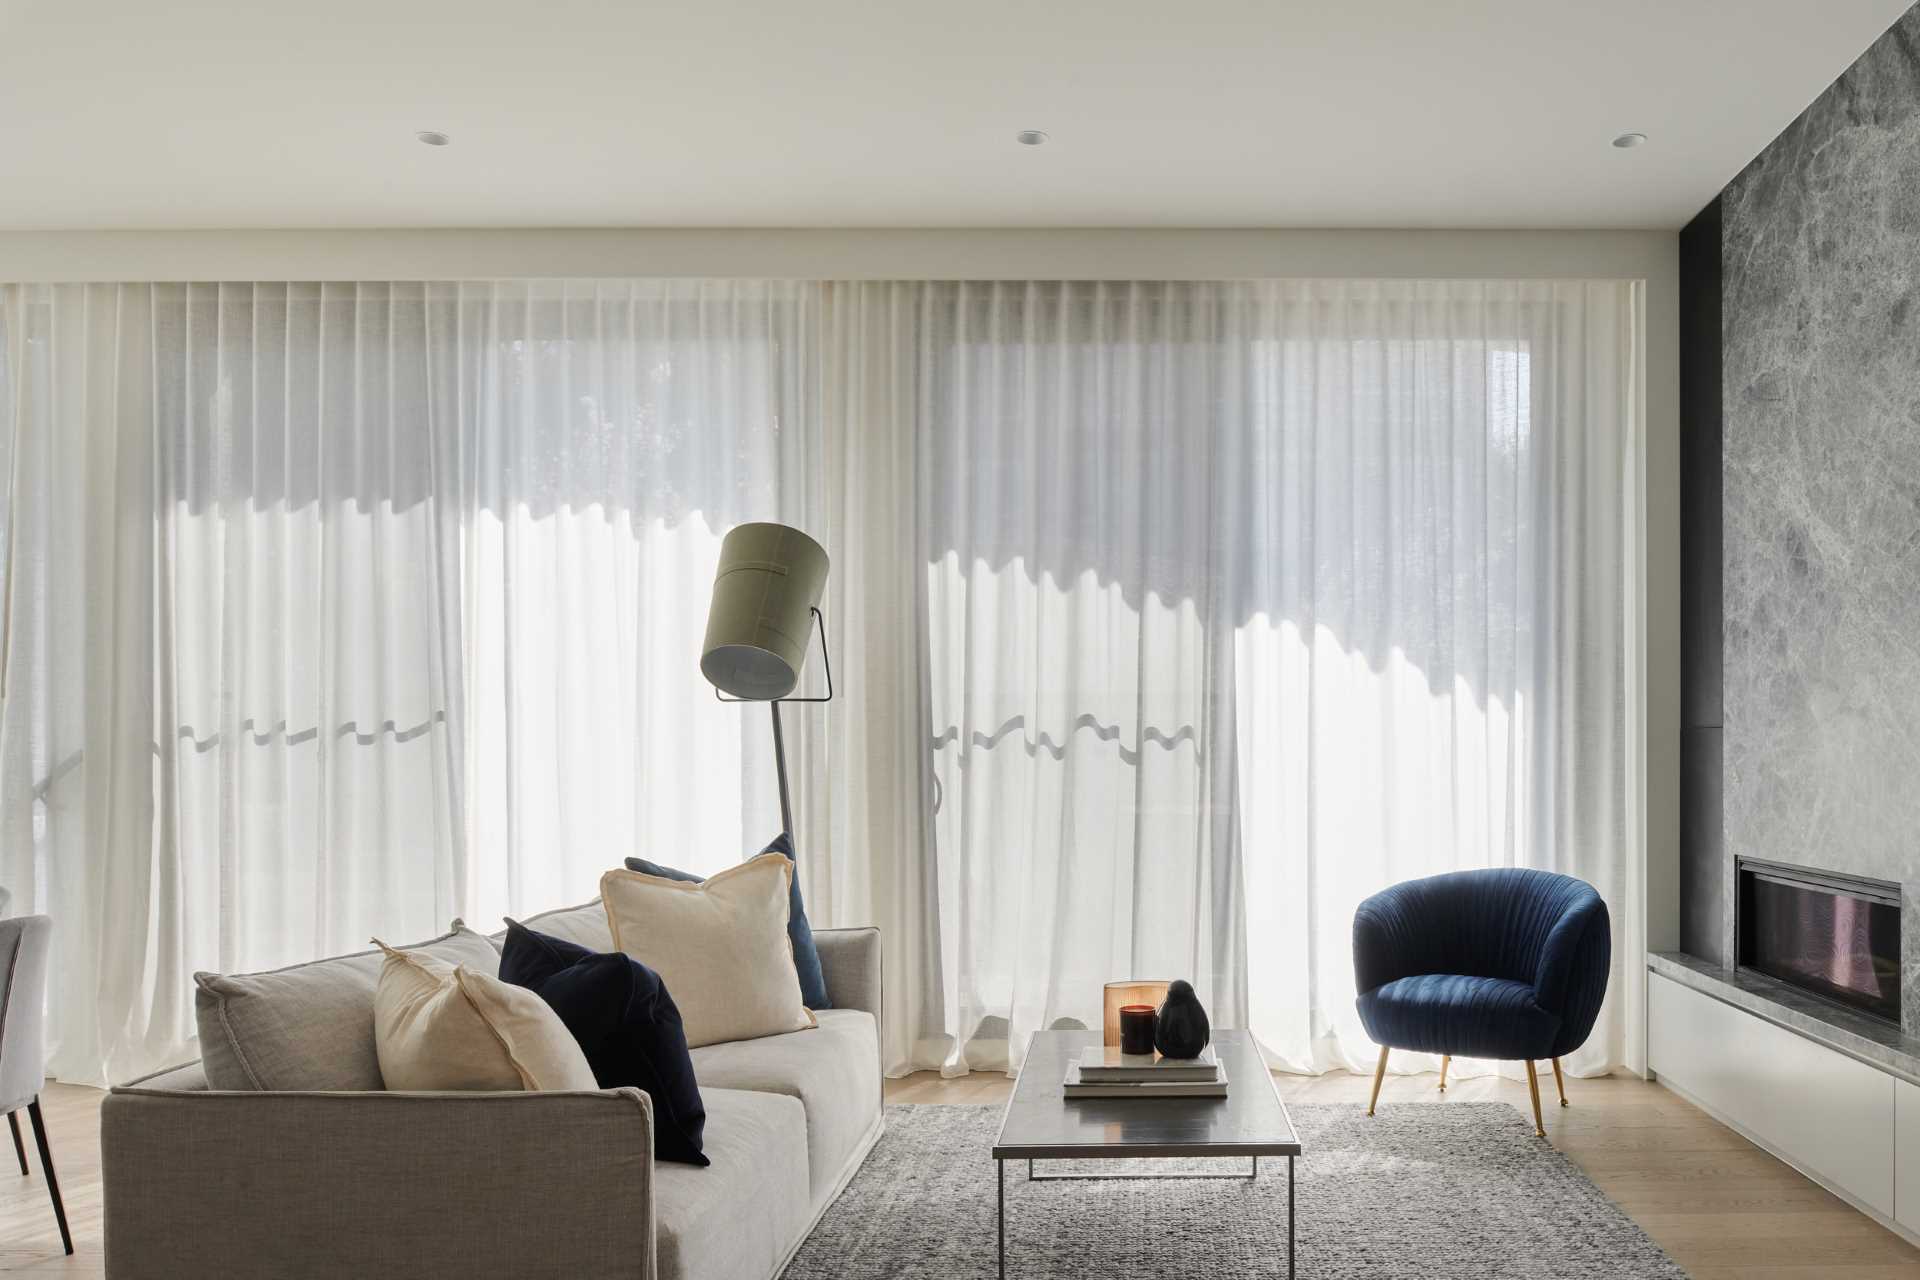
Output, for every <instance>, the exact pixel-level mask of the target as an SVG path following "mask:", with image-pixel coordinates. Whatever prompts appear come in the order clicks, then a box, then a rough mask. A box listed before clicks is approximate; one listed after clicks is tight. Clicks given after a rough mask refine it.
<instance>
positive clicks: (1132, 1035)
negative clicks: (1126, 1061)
mask: <svg viewBox="0 0 1920 1280" xmlns="http://www.w3.org/2000/svg"><path fill="white" fill-rule="evenodd" d="M1120 1052H1122V1053H1152V1052H1153V1006H1152V1005H1150V1004H1125V1005H1121V1006H1120Z"/></svg>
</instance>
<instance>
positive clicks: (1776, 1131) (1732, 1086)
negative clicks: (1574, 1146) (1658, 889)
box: [1647, 973, 1920, 1231]
mask: <svg viewBox="0 0 1920 1280" xmlns="http://www.w3.org/2000/svg"><path fill="white" fill-rule="evenodd" d="M1647 997H1648V1008H1649V1018H1648V1045H1647V1049H1648V1054H1647V1057H1648V1062H1649V1065H1651V1066H1652V1068H1653V1071H1654V1074H1655V1075H1656V1076H1658V1077H1659V1078H1660V1081H1661V1082H1662V1083H1663V1084H1665V1085H1667V1086H1668V1087H1669V1088H1671V1089H1673V1090H1674V1091H1675V1092H1676V1093H1680V1094H1682V1095H1684V1096H1685V1097H1687V1098H1688V1099H1689V1100H1691V1101H1693V1102H1695V1103H1696V1104H1698V1105H1699V1106H1700V1107H1702V1108H1703V1109H1704V1110H1706V1111H1707V1112H1708V1113H1710V1114H1712V1115H1713V1116H1715V1117H1716V1118H1717V1119H1719V1120H1722V1121H1724V1122H1725V1123H1727V1124H1729V1125H1731V1126H1732V1127H1733V1128H1735V1129H1738V1130H1739V1131H1740V1132H1742V1133H1744V1134H1745V1135H1746V1136H1747V1137H1749V1138H1751V1139H1753V1140H1754V1141H1755V1142H1757V1143H1759V1144H1760V1145H1761V1146H1763V1147H1765V1148H1766V1149H1767V1150H1769V1151H1771V1152H1773V1153H1774V1154H1775V1155H1777V1156H1779V1157H1780V1158H1781V1159H1783V1160H1785V1161H1786V1162H1787V1163H1789V1164H1791V1165H1793V1166H1794V1167H1795V1168H1798V1169H1799V1170H1801V1171H1802V1172H1803V1173H1806V1174H1807V1175H1808V1176H1810V1177H1812V1178H1814V1179H1815V1180H1816V1181H1819V1182H1821V1183H1824V1184H1825V1185H1826V1186H1828V1187H1829V1188H1831V1189H1832V1190H1834V1191H1836V1192H1838V1193H1839V1194H1841V1195H1843V1196H1845V1197H1846V1198H1847V1199H1849V1200H1851V1201H1853V1202H1854V1203H1855V1204H1857V1205H1859V1206H1861V1207H1862V1208H1866V1209H1870V1210H1872V1211H1873V1212H1874V1213H1876V1214H1878V1215H1879V1216H1880V1217H1881V1218H1882V1219H1894V1218H1895V1217H1896V1213H1897V1212H1898V1210H1897V1209H1896V1197H1895V1187H1896V1179H1895V1147H1896V1133H1898V1135H1899V1138H1900V1139H1902V1140H1903V1141H1902V1142H1901V1145H1902V1146H1904V1147H1905V1159H1906V1161H1907V1162H1911V1164H1912V1166H1913V1167H1914V1169H1915V1178H1916V1179H1920V1090H1915V1089H1914V1088H1913V1086H1911V1085H1908V1084H1906V1083H1905V1082H1904V1081H1902V1080H1898V1079H1896V1078H1895V1077H1893V1076H1891V1075H1888V1074H1887V1073H1886V1072H1884V1071H1881V1070H1879V1069H1877V1068H1875V1067H1871V1066H1868V1065H1867V1064H1866V1063H1864V1062H1861V1061H1859V1060H1857V1059H1855V1058H1851V1057H1848V1056H1847V1055H1845V1054H1843V1053H1839V1052H1837V1051H1835V1050H1833V1049H1829V1048H1827V1047H1826V1046H1825V1045H1822V1044H1817V1043H1815V1042H1814V1041H1812V1040H1809V1039H1807V1038H1806V1037H1805V1036H1802V1035H1799V1034H1797V1033H1795V1032H1792V1031H1788V1030H1786V1029H1784V1028H1782V1027H1779V1026H1776V1025H1774V1024H1773V1023H1771V1022H1768V1021H1766V1020H1764V1019H1762V1018H1760V1017H1757V1016H1755V1015H1754V1014H1751V1013H1748V1012H1747V1011H1745V1010H1743V1009H1737V1008H1735V1007H1734V1006H1732V1005H1730V1004H1727V1003H1725V1002H1724V1001H1720V1000H1716V999H1714V998H1713V997H1712V996H1709V995H1705V994H1702V993H1701V992H1698V991H1695V990H1692V989H1691V988H1689V987H1685V986H1682V985H1681V984H1679V983H1677V982H1674V981H1672V980H1671V979H1669V978H1665V977H1662V976H1661V975H1660V974H1658V973H1650V974H1648V976H1647ZM1896 1085H1899V1086H1901V1087H1902V1088H1905V1089H1906V1090H1908V1091H1909V1092H1910V1093H1912V1094H1913V1095H1914V1096H1913V1097H1910V1098H1906V1099H1904V1104H1897V1103H1896V1099H1895V1086H1896ZM1896 1113H1898V1122H1896ZM1899 1208H1900V1209H1904V1210H1906V1212H1905V1213H1904V1214H1901V1215H1900V1221H1901V1222H1902V1224H1903V1225H1904V1226H1906V1228H1907V1229H1908V1230H1909V1231H1920V1182H1916V1181H1915V1180H1913V1179H1910V1180H1909V1185H1908V1187H1907V1194H1906V1196H1904V1197H1903V1198H1902V1202H1901V1204H1900V1205H1899Z"/></svg>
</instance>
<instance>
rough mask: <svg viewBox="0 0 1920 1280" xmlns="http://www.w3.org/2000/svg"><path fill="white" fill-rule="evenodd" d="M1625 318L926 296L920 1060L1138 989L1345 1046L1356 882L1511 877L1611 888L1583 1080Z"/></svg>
mask: <svg viewBox="0 0 1920 1280" xmlns="http://www.w3.org/2000/svg"><path fill="white" fill-rule="evenodd" d="M1633 317H1634V305H1633V287H1632V286H1630V285H1628V284H1616V283H1574V284H1533V283H1494V284H1489V283H1447V282H1437V283H1404V282H1366V283H1337V282H1335V283H1315V282H1288V283H1277V282H1268V283H1241V284H1216V283H1197V284H1164V283H1162V284H1118V285H1112V284H992V285H957V286H947V285H935V286H928V303H927V306H926V308H925V310H924V314H923V317H922V324H921V331H920V341H921V348H920V363H919V368H918V370H917V373H918V376H919V378H920V380H921V381H920V400H919V403H920V414H919V418H918V424H917V426H918V432H919V440H920V447H921V456H920V477H921V491H920V500H921V502H922V504H923V519H922V525H921V536H922V548H923V559H924V562H925V572H926V574H927V582H926V609H927V622H926V626H927V632H928V636H929V644H928V651H927V655H926V657H927V663H928V669H929V676H928V685H929V689H930V695H931V696H930V702H931V707H930V714H931V733H932V743H933V748H934V757H933V758H934V766H933V767H934V772H935V777H936V786H937V791H936V797H935V802H934V805H933V809H934V814H933V819H932V824H931V825H932V829H933V848H934V850H935V860H936V869H935V877H936V881H937V895H936V896H937V903H938V908H937V913H936V918H937V924H938V928H939V938H940V951H939V958H940V979H941V984H942V998H941V999H939V1000H938V1001H933V1002H930V1006H929V1007H931V1008H933V1009H937V1010H938V1019H939V1020H938V1022H937V1024H934V1023H932V1022H931V1021H928V1022H923V1024H922V1025H921V1027H920V1028H919V1031H920V1039H919V1043H918V1044H917V1045H916V1047H915V1056H914V1060H915V1061H916V1063H917V1064H919V1065H937V1066H940V1067H942V1068H943V1069H945V1070H949V1071H953V1070H959V1069H962V1068H964V1067H965V1066H968V1065H972V1066H982V1065H992V1066H997V1065H1000V1064H1001V1063H1002V1062H1003V1061H1005V1059H1006V1056H1007V1055H1008V1053H1009V1049H1010V1050H1011V1054H1012V1056H1014V1057H1016V1058H1017V1056H1018V1054H1019V1052H1020V1049H1021V1047H1022V1046H1023V1045H1024V1042H1025V1039H1026V1037H1027V1036H1028V1035H1029V1034H1030V1033H1031V1032H1032V1031H1034V1030H1035V1029H1037V1028H1040V1027H1044V1026H1046V1025H1048V1024H1049V1023H1050V1022H1052V1021H1053V1020H1055V1019H1057V1018H1062V1017H1070V1018H1075V1019H1078V1020H1080V1021H1081V1022H1084V1023H1088V1024H1095V1023H1096V1022H1097V1019H1098V1017H1099V1004H1098V1000H1099V992H1100V986H1101V983H1102V982H1103V981H1105V980H1107V979H1110V978H1114V977H1117V976H1137V977H1189V978H1191V979H1193V981H1194V982H1195V985H1196V986H1197V987H1198V988H1199V991H1200V994H1201V996H1202V998H1203V999H1204V1000H1205V1001H1206V1002H1207V1003H1208V1004H1209V1006H1210V1007H1211V1008H1212V1009H1213V1011H1214V1014H1215V1017H1216V1019H1217V1020H1218V1021H1219V1023H1220V1025H1227V1026H1247V1027H1250V1028H1252V1030H1253V1031H1254V1032H1255V1033H1256V1034H1258V1035H1259V1036H1260V1038H1261V1039H1262V1041H1263V1042H1264V1043H1265V1044H1266V1045H1267V1047H1268V1048H1269V1050H1270V1052H1271V1054H1272V1057H1273V1059H1274V1061H1276V1063H1279V1064H1282V1065H1285V1066H1288V1067H1293V1068H1296V1069H1304V1070H1317V1069H1324V1068H1326V1067H1328V1066H1333V1065H1345V1066H1348V1067H1363V1066H1369V1065H1371V1051H1370V1049H1369V1048H1368V1046H1367V1042H1366V1040H1365V1037H1364V1035H1363V1033H1362V1032H1361V1030H1360V1027H1359V1023H1358V1019H1357V1017H1356V1015H1355V1013H1354V1008H1353V996H1354V991H1353V978H1352V974H1353V969H1352V960H1351V943H1350V928H1351V920H1352V914H1353V908H1354V906H1355V904H1357V903H1358V902H1359V900H1360V899H1361V898H1363V897H1365V896H1366V895H1367V894H1369V893H1372V892H1374V891H1375V890H1377V889H1379V888H1381V887H1383V886H1385V885H1387V884H1391V883H1394V882H1396V881H1399V880H1403V879H1407V878H1409V877H1413V876H1418V875H1424V874H1430V873H1434V872H1439V871H1445V870H1451V869H1455V868H1462V867H1478V866H1507V865H1527V866H1540V867H1550V868H1553V869H1556V870H1561V871H1566V872H1569V873H1572V874H1575V875H1579V876H1582V877H1583V878H1585V879H1588V880H1590V881H1592V882H1593V883H1594V884H1596V885H1597V886H1598V887H1599V888H1600V889H1601V891H1602V893H1603V894H1604V895H1605V896H1606V898H1607V899H1608V901H1609V902H1610V903H1611V904H1612V905H1613V908H1614V922H1615V927H1616V939H1615V943H1616V948H1615V955H1616V971H1617V972H1616V981H1615V983H1614V986H1613V999H1612V1000H1611V1001H1610V1003H1609V1007H1608V1009H1607V1012H1606V1013H1605V1014H1604V1015H1603V1020H1602V1023H1601V1025H1600V1028H1599V1031H1598V1032H1597V1034H1596V1035H1595V1037H1594V1038H1593V1040H1592V1041H1591V1042H1590V1045H1589V1047H1588V1048H1586V1049H1584V1050H1583V1051H1582V1052H1581V1053H1580V1054H1579V1055H1578V1056H1576V1057H1575V1058H1574V1059H1573V1061H1572V1063H1571V1066H1572V1067H1573V1069H1575V1070H1576V1071H1578V1070H1586V1069H1598V1068H1602V1067H1605V1066H1609V1065H1612V1064H1615V1063H1619V1062H1621V1061H1623V1060H1624V1059H1625V1057H1626V1055H1627V1053H1628V1049H1629V1046H1628V1040H1627V1034H1628V1027H1629V1025H1630V1023H1631V1021H1632V1019H1631V1017H1630V1005H1631V1002H1632V1001H1633V999H1634V998H1635V997H1634V988H1633V984H1632V983H1630V982H1628V981H1627V980H1626V974H1627V972H1628V965H1627V959H1626V958H1627V956H1628V955H1630V954H1633V953H1634V952H1633V950H1632V949H1633V948H1636V947H1637V945H1638V941H1637V929H1638V922H1637V911H1636V910H1635V909H1634V907H1633V905H1632V904H1634V903H1636V902H1637V900H1638V887H1637V881H1636V880H1635V876H1636V875H1637V870H1636V866H1635V862H1634V858H1633V850H1634V846H1633V842H1632V839H1631V837H1630V834H1629V832H1628V829H1627V822H1626V817H1625V804H1626V793H1627V785H1626V767H1627V764H1626V760H1627V757H1626V749H1625V733H1624V730H1623V715H1624V707H1625V696H1626V694H1625V683H1624V672H1625V660H1626V654H1627V639H1628V637H1627V631H1626V628H1627V609H1626V600H1627V591H1628V589H1629V584H1630V578H1629V574H1630V572H1631V566H1630V565H1629V563H1628V561H1629V555H1628V552H1629V550H1630V548H1629V546H1628V542H1627V539H1626V530H1627V529H1628V528H1630V527H1631V526H1630V525H1629V524H1628V522H1627V515H1628V508H1627V506H1626V504H1627V501H1628V497H1629V492H1628V487H1627V479H1628V477H1629V476H1630V474H1631V469H1630V464H1631V459H1632V457H1633V448H1634V440H1633V432H1634V430H1635V429H1636V427H1635V418H1634V411H1633V404H1634V398H1633V380H1634V377H1635V358H1634V350H1635V337H1634V319H1633ZM1402 1065H1403V1066H1404V1067H1408V1068H1413V1067H1417V1066H1419V1065H1421V1064H1419V1063H1418V1062H1417V1061H1406V1062H1403V1064H1402ZM1428 1065H1433V1064H1428ZM1463 1069H1464V1070H1465V1071H1467V1072H1468V1073H1471V1072H1473V1071H1474V1070H1475V1069H1476V1068H1475V1066H1473V1065H1472V1064H1463Z"/></svg>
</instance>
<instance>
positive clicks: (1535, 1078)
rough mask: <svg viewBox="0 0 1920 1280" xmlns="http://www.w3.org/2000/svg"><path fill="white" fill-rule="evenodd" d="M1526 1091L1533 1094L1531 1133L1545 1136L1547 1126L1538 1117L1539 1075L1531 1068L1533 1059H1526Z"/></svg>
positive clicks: (1541, 1136)
mask: <svg viewBox="0 0 1920 1280" xmlns="http://www.w3.org/2000/svg"><path fill="white" fill-rule="evenodd" d="M1527 1092H1529V1093H1531V1094H1532V1095H1533V1135H1534V1136H1535V1137H1536V1138H1544V1137H1546V1136H1547V1126H1546V1125H1545V1124H1544V1123H1542V1122H1541V1119H1540V1076H1539V1074H1538V1073H1537V1072H1535V1071H1534V1069H1533V1059H1532V1058H1528V1059H1527Z"/></svg>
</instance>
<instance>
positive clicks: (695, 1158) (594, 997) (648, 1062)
mask: <svg viewBox="0 0 1920 1280" xmlns="http://www.w3.org/2000/svg"><path fill="white" fill-rule="evenodd" d="M500 980H501V981H502V982H511V983H513V984H514V985H515V986H517V987H525V988H527V989H528V990H529V991H532V992H534V993H535V994H536V995H538V996H539V997H540V998H541V999H542V1000H545V1001H546V1002H547V1004H548V1005H549V1006H550V1007H551V1008H552V1009H553V1011H554V1012H555V1013H557V1014H559V1015H560V1021H561V1022H563V1023H565V1024H566V1028H567V1030H568V1031H571V1032H572V1033H573V1038H574V1039H575V1040H578V1041H579V1042H580V1049H581V1052H583V1053H585V1054H586V1056H587V1065H588V1066H590V1067H592V1068H593V1078H594V1080H595V1081H597V1082H598V1083H599V1085H600V1087H601V1088H602V1089H619V1088H624V1087H627V1086H637V1087H638V1088H641V1089H644V1090H645V1091H646V1094H647V1096H648V1097H649V1098H652V1099H653V1154H654V1155H655V1156H656V1157H658V1158H659V1159H661V1160H675V1161H678V1162H680V1163H682V1164H697V1165H700V1166H702V1167H705V1166H706V1165H708V1164H711V1163H712V1161H710V1160H708V1159H707V1157H706V1156H705V1155H704V1154H703V1153H702V1151H701V1146H702V1142H703V1134H704V1132H705V1130H706V1127H707V1107H706V1104H705V1103H704V1102H702V1101H701V1100H700V1085H699V1082H698V1081H696V1080H695V1079H694V1078H693V1058H692V1056H691V1055H689V1054H688V1053H687V1033H686V1032H685V1031H684V1030H683V1029H682V1028H681V1025H680V1010H679V1008H678V1007H676V1006H675V1005H674V1003H673V997H672V996H670V995H668V994H667V988H666V984H665V983H663V982H661V981H660V975H659V974H657V973H655V972H654V971H653V970H651V969H649V968H647V966H645V965H643V964H641V963H640V962H639V961H638V960H635V959H634V958H633V957H632V956H627V955H622V954H620V953H619V952H617V951H616V952H612V953H606V952H599V951H589V950H587V949H586V948H585V947H583V946H580V945H578V944H577V943H572V942H567V941H564V940H563V939H560V938H552V937H548V936H547V935H546V934H544V933H535V932H534V931H533V930H531V929H529V928H527V927H526V926H525V925H523V924H520V923H519V922H518V921H515V920H509V921H507V941H506V944H505V945H504V946H503V947H502V948H501V949H500Z"/></svg>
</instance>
